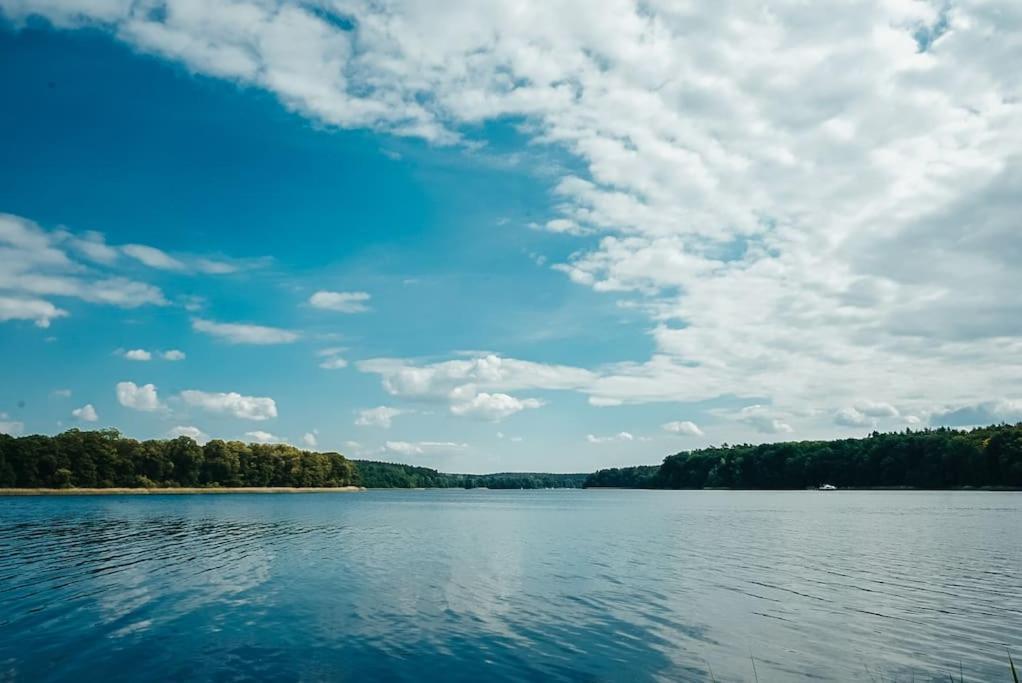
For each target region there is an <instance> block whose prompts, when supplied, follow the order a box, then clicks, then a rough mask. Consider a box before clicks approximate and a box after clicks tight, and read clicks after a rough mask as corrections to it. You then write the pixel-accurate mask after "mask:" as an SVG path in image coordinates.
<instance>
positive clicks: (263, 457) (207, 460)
mask: <svg viewBox="0 0 1022 683" xmlns="http://www.w3.org/2000/svg"><path fill="white" fill-rule="evenodd" d="M355 479H356V470H355V466H354V464H353V463H352V462H351V461H350V460H348V459H347V458H345V457H344V456H342V455H341V454H339V453H313V452H310V451H303V450H300V449H298V448H295V447H294V446H289V445H286V444H245V443H242V442H240V441H221V440H219V439H215V440H213V441H209V442H207V443H206V444H205V445H202V446H200V445H199V444H197V443H196V442H195V441H194V440H192V439H191V438H189V437H187V436H180V437H178V438H176V439H167V440H150V441H136V440H135V439H128V438H125V437H123V436H121V434H120V433H119V432H118V431H117V430H115V429H103V430H98V431H80V430H77V429H72V430H69V431H66V432H64V433H62V434H58V435H56V436H42V435H32V436H22V437H18V438H14V437H11V436H8V435H6V434H0V488H40V487H55V488H69V487H76V488H94V487H95V488H111V487H130V488H137V487H142V488H153V487H183V486H188V487H191V486H198V487H217V486H315V487H336V486H349V485H352V484H354V483H355Z"/></svg>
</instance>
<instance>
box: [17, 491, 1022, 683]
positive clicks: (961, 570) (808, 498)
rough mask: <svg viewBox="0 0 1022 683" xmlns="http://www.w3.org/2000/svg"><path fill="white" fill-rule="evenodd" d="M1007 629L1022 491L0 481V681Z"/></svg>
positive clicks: (979, 657)
mask: <svg viewBox="0 0 1022 683" xmlns="http://www.w3.org/2000/svg"><path fill="white" fill-rule="evenodd" d="M1007 648H1011V650H1012V651H1013V652H1014V653H1015V654H1016V655H1017V659H1019V660H1022V494H1014V493H963V492H955V493H929V492H869V493H866V492H863V493H853V492H838V493H816V492H710V491H706V492H673V491H535V492H528V491H509V492H497V491H405V492H399V491H373V492H367V493H361V494H305V495H201V496H148V497H131V496H116V497H56V498H0V681H41V680H74V681H92V680H101V681H104V682H108V681H135V680H246V679H248V680H260V679H262V680H271V679H272V680H276V681H317V680H408V681H422V680H439V681H482V680H487V681H499V680H576V681H595V680H610V681H618V680H622V681H623V680H627V681H643V680H664V681H679V680H694V681H698V680H711V678H712V679H713V680H717V681H728V680H754V679H755V677H756V676H758V679H759V680H760V681H764V682H766V681H788V680H803V679H818V680H842V681H843V680H863V681H879V680H881V677H883V680H887V681H890V680H895V679H900V680H906V681H907V680H910V677H914V680H917V681H922V680H930V679H931V678H933V679H936V680H943V681H946V680H947V672H949V671H954V672H956V679H957V672H958V670H959V663H961V668H962V670H964V671H965V672H966V680H972V681H978V680H1008V676H1009V673H1008V669H1007V656H1006V651H1007ZM754 667H755V671H754ZM711 672H712V673H711Z"/></svg>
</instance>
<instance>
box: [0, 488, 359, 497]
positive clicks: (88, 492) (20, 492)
mask: <svg viewBox="0 0 1022 683" xmlns="http://www.w3.org/2000/svg"><path fill="white" fill-rule="evenodd" d="M359 491H365V489H364V488H363V487H361V486H335V487H332V488H319V487H289V486H232V487H227V486H218V487H210V488H196V487H181V488H152V489H143V488H139V489H130V488H109V489H2V488H0V496H123V495H165V494H171V495H184V494H193V493H357V492H359Z"/></svg>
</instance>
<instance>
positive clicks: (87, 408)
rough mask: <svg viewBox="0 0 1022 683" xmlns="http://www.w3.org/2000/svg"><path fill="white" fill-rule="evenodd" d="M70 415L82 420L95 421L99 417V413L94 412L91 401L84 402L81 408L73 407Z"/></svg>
mask: <svg viewBox="0 0 1022 683" xmlns="http://www.w3.org/2000/svg"><path fill="white" fill-rule="evenodd" d="M71 417H74V418H76V419H78V420H81V421H83V422H95V421H96V420H98V419H99V415H97V414H96V409H95V408H94V407H92V404H91V403H86V404H85V405H83V406H82V407H81V408H75V409H74V410H72V411H71Z"/></svg>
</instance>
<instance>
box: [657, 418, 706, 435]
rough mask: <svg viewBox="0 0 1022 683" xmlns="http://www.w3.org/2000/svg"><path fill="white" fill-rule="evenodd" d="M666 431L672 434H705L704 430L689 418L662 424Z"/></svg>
mask: <svg viewBox="0 0 1022 683" xmlns="http://www.w3.org/2000/svg"><path fill="white" fill-rule="evenodd" d="M661 428H662V429H663V430H664V431H665V432H670V433H671V434H682V435H684V436H703V430H702V429H700V428H699V425H697V424H696V423H695V422H690V421H689V420H676V421H674V422H667V423H665V424H663V425H661Z"/></svg>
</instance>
